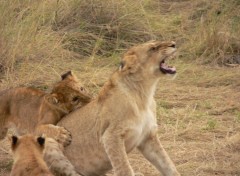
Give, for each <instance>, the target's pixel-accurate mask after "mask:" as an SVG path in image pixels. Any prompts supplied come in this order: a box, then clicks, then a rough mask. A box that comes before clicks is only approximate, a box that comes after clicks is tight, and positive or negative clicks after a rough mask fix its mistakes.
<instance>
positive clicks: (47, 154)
mask: <svg viewBox="0 0 240 176" xmlns="http://www.w3.org/2000/svg"><path fill="white" fill-rule="evenodd" d="M43 154H44V160H45V161H46V163H47V165H48V166H49V168H50V170H51V171H53V172H54V173H57V174H60V175H61V176H63V175H64V176H81V175H80V174H78V173H77V172H76V170H75V168H74V166H73V165H72V164H71V162H70V161H69V160H68V159H67V157H66V156H65V155H64V154H63V146H62V145H61V144H59V143H58V142H57V141H56V140H54V139H52V138H46V143H45V148H44V152H43Z"/></svg>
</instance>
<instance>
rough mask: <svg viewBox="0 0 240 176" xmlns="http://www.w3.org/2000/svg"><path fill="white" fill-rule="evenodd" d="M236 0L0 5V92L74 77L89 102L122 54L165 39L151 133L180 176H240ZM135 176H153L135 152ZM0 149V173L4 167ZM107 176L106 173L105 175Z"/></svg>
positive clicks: (239, 15) (7, 163)
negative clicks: (167, 56)
mask: <svg viewBox="0 0 240 176" xmlns="http://www.w3.org/2000/svg"><path fill="white" fill-rule="evenodd" d="M239 9H240V0H91V1H90V0H67V1H65V0H38V1H34V0H0V90H4V89H8V88H11V87H16V86H32V87H37V88H39V89H42V90H45V91H49V90H50V88H51V85H52V84H53V83H54V82H56V81H58V80H60V75H61V74H62V73H64V72H66V71H68V70H73V71H74V72H75V74H76V75H77V76H78V77H79V78H80V80H81V81H82V82H83V83H84V84H85V86H86V88H87V89H89V91H90V92H91V93H92V95H93V96H96V95H97V92H98V91H99V90H100V88H101V87H102V85H103V83H104V82H105V81H106V80H107V79H108V77H109V74H110V73H112V72H113V71H114V70H115V69H116V68H117V67H118V64H119V58H120V57H121V55H122V53H123V52H124V51H125V50H126V49H128V48H129V47H131V46H133V45H135V44H139V43H142V42H145V41H148V40H152V39H158V40H174V41H176V42H177V47H178V56H177V57H176V59H175V60H173V61H171V64H170V65H175V66H176V67H177V71H178V74H177V75H176V76H175V77H168V76H166V77H165V78H163V79H161V80H160V82H159V86H158V90H157V93H156V100H157V104H158V109H157V113H158V124H159V135H160V140H161V141H162V144H163V146H164V147H165V149H166V150H167V152H168V153H169V154H170V156H171V158H172V160H173V161H174V162H175V164H176V166H177V168H178V170H179V172H180V173H181V174H182V175H183V176H194V175H199V176H212V175H222V176H230V175H235V176H237V175H240V10H239ZM129 157H130V162H131V163H132V166H133V168H134V170H135V171H136V172H141V173H142V174H144V175H145V176H157V175H159V173H158V172H157V171H156V169H155V168H153V167H152V166H151V165H150V164H149V163H148V162H147V161H146V160H145V159H143V158H142V156H141V155H140V154H139V153H138V152H137V151H134V152H133V153H132V154H130V155H129ZM12 163H13V161H12V157H11V155H10V152H9V147H8V141H7V140H6V139H5V140H3V141H1V142H0V175H1V176H6V175H9V173H10V170H11V166H12ZM109 175H112V173H111V172H110V173H109Z"/></svg>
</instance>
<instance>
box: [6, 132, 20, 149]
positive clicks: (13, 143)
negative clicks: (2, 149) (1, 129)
mask: <svg viewBox="0 0 240 176" xmlns="http://www.w3.org/2000/svg"><path fill="white" fill-rule="evenodd" d="M8 140H9V141H10V142H11V147H12V149H13V148H15V146H16V145H17V142H18V137H17V136H15V135H8Z"/></svg>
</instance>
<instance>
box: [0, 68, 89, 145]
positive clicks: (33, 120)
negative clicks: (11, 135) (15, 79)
mask: <svg viewBox="0 0 240 176" xmlns="http://www.w3.org/2000/svg"><path fill="white" fill-rule="evenodd" d="M90 100H91V98H90V96H89V95H88V93H87V91H86V90H85V88H83V87H82V85H81V84H80V83H79V81H78V80H77V78H76V77H75V76H74V75H73V74H72V73H71V72H67V73H66V74H64V79H63V80H61V81H59V82H58V83H56V84H55V85H54V87H53V90H52V92H51V93H50V94H47V93H45V92H43V91H40V90H38V89H34V88H28V87H19V88H13V89H10V90H7V91H4V92H2V93H1V94H0V139H2V138H4V137H5V135H6V133H7V130H8V128H10V127H14V128H15V129H16V130H17V133H18V134H20V135H22V134H25V133H33V132H34V133H35V134H37V135H39V134H43V133H44V134H45V135H47V136H48V137H53V138H55V139H57V140H58V141H59V142H62V143H64V145H66V143H69V140H70V139H69V132H68V131H66V130H65V129H64V128H62V127H57V126H54V125H56V124H57V122H58V121H59V120H60V119H61V118H62V117H64V116H65V115H66V114H68V113H69V112H71V111H72V110H74V109H75V108H76V107H81V106H83V105H85V104H87V103H88V102H89V101H90Z"/></svg>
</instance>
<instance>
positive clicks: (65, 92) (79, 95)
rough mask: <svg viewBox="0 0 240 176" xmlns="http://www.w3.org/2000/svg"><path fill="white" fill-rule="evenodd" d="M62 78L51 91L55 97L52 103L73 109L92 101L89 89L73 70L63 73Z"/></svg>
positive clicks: (69, 109)
mask: <svg viewBox="0 0 240 176" xmlns="http://www.w3.org/2000/svg"><path fill="white" fill-rule="evenodd" d="M61 78H62V80H61V81H59V82H58V83H57V84H55V85H54V87H53V90H52V92H51V96H52V97H54V99H53V100H54V101H52V103H54V104H56V105H59V106H61V107H62V108H63V109H67V110H68V111H72V110H74V109H76V108H78V107H81V106H83V105H85V104H87V103H89V102H90V101H91V96H90V95H89V93H88V91H87V90H86V89H85V88H84V86H83V85H82V84H81V83H80V82H79V80H78V79H77V77H76V76H75V75H74V74H73V73H72V71H68V72H67V73H65V74H63V75H62V76H61Z"/></svg>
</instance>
